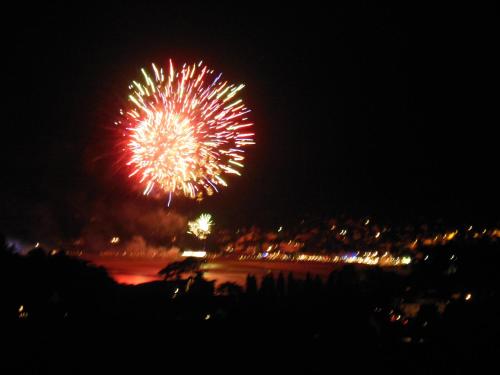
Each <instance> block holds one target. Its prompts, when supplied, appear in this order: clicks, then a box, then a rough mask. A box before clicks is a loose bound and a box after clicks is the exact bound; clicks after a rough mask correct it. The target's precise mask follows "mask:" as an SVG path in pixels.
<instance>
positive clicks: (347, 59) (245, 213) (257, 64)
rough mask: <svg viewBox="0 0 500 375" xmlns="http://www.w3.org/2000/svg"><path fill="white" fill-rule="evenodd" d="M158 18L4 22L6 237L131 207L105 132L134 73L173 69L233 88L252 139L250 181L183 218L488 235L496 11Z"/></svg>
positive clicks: (71, 12)
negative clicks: (208, 72) (410, 224)
mask: <svg viewBox="0 0 500 375" xmlns="http://www.w3.org/2000/svg"><path fill="white" fill-rule="evenodd" d="M164 3H165V4H164V5H159V4H155V5H146V4H142V2H141V5H136V6H125V5H99V6H89V5H88V4H87V3H85V2H76V4H78V5H71V7H67V8H66V6H67V5H66V6H62V5H44V6H38V7H36V8H31V6H28V5H19V6H17V7H15V8H12V10H11V11H10V12H8V13H6V14H5V16H6V18H7V19H8V21H7V22H4V24H3V25H2V39H3V41H4V43H3V48H2V49H3V50H4V54H3V55H4V57H3V59H4V63H6V65H7V66H6V67H5V68H4V71H3V79H2V83H3V84H2V86H3V92H4V95H5V96H4V100H3V101H2V104H3V108H2V112H3V125H2V127H3V132H2V147H1V148H2V150H1V155H2V187H1V188H2V194H1V196H0V209H1V210H2V214H1V215H2V217H1V219H2V226H4V227H7V228H12V227H13V226H17V225H20V226H23V225H25V226H26V225H32V224H31V221H30V220H31V219H30V218H32V217H33V215H32V212H33V211H36V210H39V211H41V212H46V211H45V210H49V211H50V212H51V215H55V216H60V217H63V218H64V220H65V221H68V222H71V220H72V218H74V217H76V216H78V215H76V214H74V212H77V211H81V210H82V207H81V206H82V205H87V204H88V202H89V201H91V200H92V199H96V200H106V199H120V200H123V201H125V202H126V201H127V200H137V199H140V198H137V193H136V192H134V191H132V190H131V189H130V186H129V185H130V184H129V182H128V181H127V180H126V179H125V178H123V176H122V175H121V174H120V173H119V172H117V169H118V167H117V166H116V165H115V164H116V155H115V153H114V144H115V143H116V139H115V136H116V134H115V133H114V132H113V131H112V130H110V129H111V128H112V126H111V125H112V123H113V121H114V120H115V119H116V115H117V113H118V110H119V108H120V107H121V106H122V104H123V103H124V99H125V98H126V95H127V86H128V84H129V82H130V81H131V80H132V79H135V78H136V77H137V76H138V74H139V68H140V67H143V66H148V65H149V64H150V63H151V62H153V61H154V62H156V63H157V64H162V63H165V62H166V61H168V59H169V58H173V59H174V60H175V61H177V62H178V63H179V64H180V63H181V62H184V61H186V62H197V61H199V60H201V59H202V60H203V61H204V62H205V63H206V64H208V65H210V66H211V67H213V68H214V69H215V70H216V71H222V72H223V74H224V77H225V78H226V79H228V80H230V81H233V82H244V83H245V84H246V85H247V87H246V88H245V90H244V92H243V96H244V98H245V101H246V103H247V105H248V106H249V107H250V108H251V109H252V110H253V115H252V119H253V120H254V122H255V124H256V125H255V131H256V133H257V135H256V140H257V145H256V146H255V147H253V148H250V149H249V150H248V161H247V163H246V168H245V171H244V172H245V173H244V175H243V177H241V178H234V179H230V187H229V188H228V189H226V190H225V191H223V192H222V193H221V194H219V195H218V196H216V197H212V198H210V199H207V200H205V201H203V202H202V203H201V204H198V203H195V202H192V201H185V200H183V199H177V200H176V202H174V208H176V209H177V210H180V211H181V212H195V211H196V212H199V211H210V212H214V213H215V215H216V216H217V217H218V218H219V222H222V223H225V224H230V223H246V224H249V223H253V222H257V223H260V222H262V223H273V222H279V221H280V220H288V219H290V218H292V219H293V218H296V217H300V216H302V215H306V214H312V215H318V214H335V213H338V212H345V213H348V214H354V215H365V214H370V215H378V216H383V217H386V218H393V219H396V220H397V219H400V218H401V219H405V220H406V219H407V218H413V217H417V216H423V217H430V218H435V217H445V218H448V219H456V220H469V219H474V220H482V219H485V220H497V219H498V212H499V203H498V202H499V199H498V191H500V189H499V183H498V182H497V181H495V180H496V177H497V176H495V174H498V169H499V168H498V165H499V157H498V145H497V143H498V141H497V139H498V138H497V135H496V134H495V133H496V128H497V127H498V124H499V121H498V120H499V118H498V108H497V107H498V104H497V102H498V93H497V91H498V66H499V65H498V59H497V58H496V56H495V51H496V50H497V49H498V41H497V33H498V28H497V26H496V24H497V18H496V9H495V8H494V7H493V6H491V7H487V6H482V7H479V6H475V5H474V7H473V8H470V7H471V6H472V5H469V7H468V8H466V7H463V8H458V7H457V5H456V4H455V5H454V6H449V7H444V6H441V7H434V6H424V5H420V6H415V7H408V6H402V5H400V4H399V5H389V4H388V3H384V4H381V3H380V2H377V3H378V4H377V5H375V4H372V3H374V2H368V1H367V2H354V1H349V2H346V4H348V5H336V8H335V7H333V8H331V7H328V8H324V7H323V6H319V5H318V6H311V7H308V4H309V3H304V2H300V5H293V6H292V5H290V4H288V5H287V6H286V7H276V8H273V7H271V6H270V5H266V6H262V7H259V6H256V5H255V6H252V5H251V4H252V3H253V2H244V3H238V2H232V3H230V4H231V5H227V6H222V5H214V4H212V3H215V2H206V4H205V5H201V6H200V5H184V4H179V3H181V2H177V4H176V5H172V4H168V5H167V3H168V2H164ZM182 3H183V2H182ZM398 3H399V2H396V3H395V4H398ZM158 204H162V202H159V203H158ZM176 205H177V206H176ZM47 207H50V208H49V209H47ZM75 215H76V216H75ZM59 219H60V218H59ZM27 223H28V224H27Z"/></svg>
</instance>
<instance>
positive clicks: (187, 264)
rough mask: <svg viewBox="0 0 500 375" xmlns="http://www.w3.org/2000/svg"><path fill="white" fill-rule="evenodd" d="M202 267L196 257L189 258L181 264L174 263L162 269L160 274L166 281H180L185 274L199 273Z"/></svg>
mask: <svg viewBox="0 0 500 375" xmlns="http://www.w3.org/2000/svg"><path fill="white" fill-rule="evenodd" d="M200 266H201V262H200V260H198V259H196V258H194V257H188V258H186V259H184V260H182V261H180V262H173V263H170V264H168V265H167V266H166V267H165V268H163V269H161V270H160V271H159V272H158V274H159V275H162V276H163V278H164V280H172V279H179V278H180V277H181V275H182V274H184V273H191V272H195V271H197V270H198V269H199V268H200Z"/></svg>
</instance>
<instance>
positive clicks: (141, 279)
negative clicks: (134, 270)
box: [112, 273, 158, 285]
mask: <svg viewBox="0 0 500 375" xmlns="http://www.w3.org/2000/svg"><path fill="white" fill-rule="evenodd" d="M112 276H113V279H115V280H116V282H118V283H120V284H131V285H137V284H142V283H148V282H150V281H154V280H158V278H157V277H154V276H145V275H129V274H116V273H115V274H113V275H112Z"/></svg>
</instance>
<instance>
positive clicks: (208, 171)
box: [116, 61, 255, 205]
mask: <svg viewBox="0 0 500 375" xmlns="http://www.w3.org/2000/svg"><path fill="white" fill-rule="evenodd" d="M152 72H153V75H152V76H151V75H150V74H148V72H146V70H144V69H141V73H142V76H143V80H142V83H140V82H137V81H133V82H132V84H131V85H130V86H129V89H130V90H131V94H130V95H129V100H130V103H131V107H130V108H129V109H128V110H127V111H121V113H123V117H124V122H125V126H126V134H125V136H126V139H127V147H126V149H128V151H129V152H130V153H131V156H130V158H129V160H128V162H127V165H128V166H130V167H131V168H132V172H131V173H130V175H129V177H132V176H135V175H137V176H138V178H139V181H140V183H141V185H142V186H143V187H144V190H143V192H144V194H145V195H148V194H150V193H151V192H152V191H162V192H164V193H166V194H168V196H169V205H170V201H171V197H172V195H184V196H186V197H189V198H199V199H201V198H202V197H203V196H204V195H212V194H213V193H214V192H218V191H219V188H220V186H221V185H222V186H227V182H226V181H225V180H224V178H223V175H224V174H234V175H241V173H240V171H239V169H240V168H242V167H243V163H242V162H243V160H244V152H243V148H244V147H245V146H248V145H252V144H255V142H254V140H253V136H254V133H252V132H250V131H249V129H250V128H251V126H252V125H253V124H252V123H251V122H250V121H249V119H248V117H246V115H247V114H248V113H249V112H250V110H249V109H248V108H246V107H245V105H244V104H243V101H242V99H241V98H238V93H239V92H240V91H241V90H242V89H243V88H244V87H245V86H244V85H243V84H240V85H234V84H228V82H226V81H224V82H223V81H221V80H220V78H221V74H219V75H217V76H216V77H215V78H214V79H213V80H211V81H210V83H209V84H207V83H206V82H207V81H209V80H210V78H211V77H212V76H213V74H214V71H213V70H210V69H209V68H208V67H206V66H203V65H202V62H200V63H198V64H193V65H186V64H185V65H184V66H183V67H182V69H181V70H180V71H178V72H176V71H175V68H174V64H173V63H172V61H170V63H169V66H168V73H167V74H166V73H165V72H164V70H163V68H157V67H156V66H155V65H154V64H153V65H152ZM122 123H123V121H118V122H116V124H117V125H121V124H122Z"/></svg>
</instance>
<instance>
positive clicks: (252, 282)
mask: <svg viewBox="0 0 500 375" xmlns="http://www.w3.org/2000/svg"><path fill="white" fill-rule="evenodd" d="M246 293H247V294H248V295H249V296H255V295H256V294H257V279H256V278H255V276H254V275H250V274H249V275H247V281H246Z"/></svg>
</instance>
